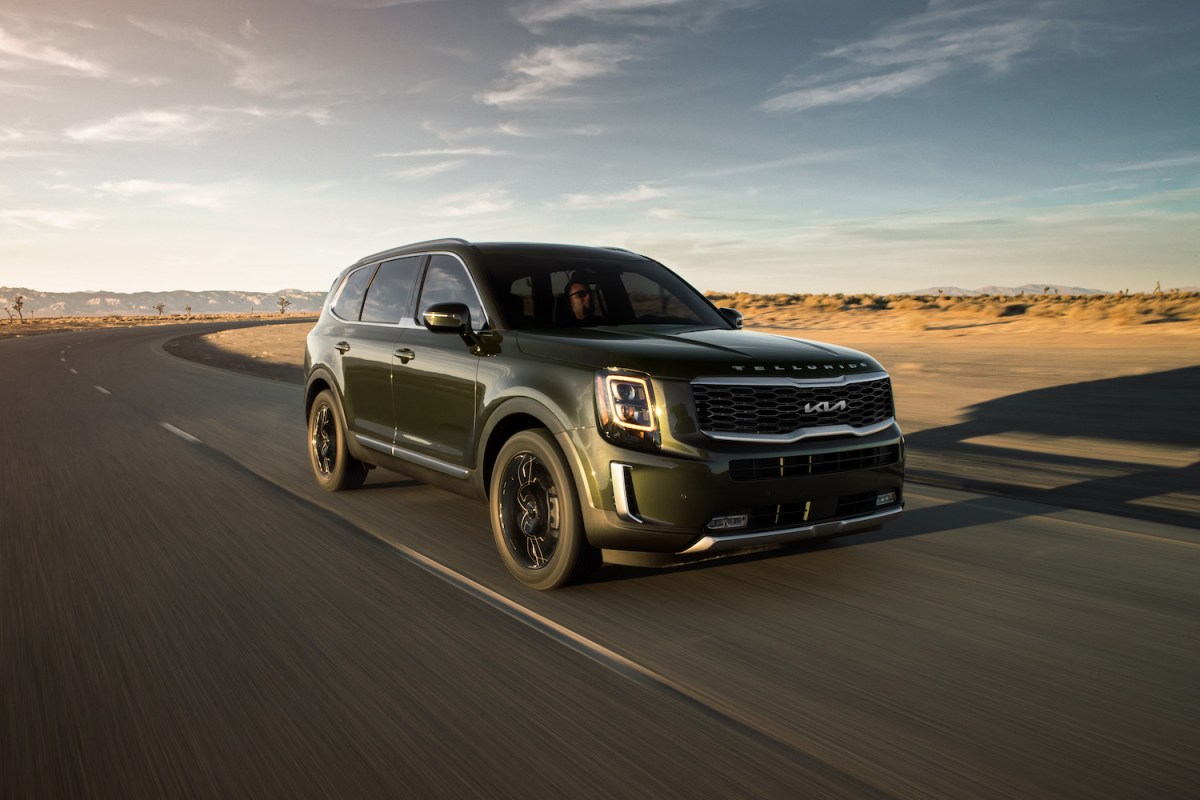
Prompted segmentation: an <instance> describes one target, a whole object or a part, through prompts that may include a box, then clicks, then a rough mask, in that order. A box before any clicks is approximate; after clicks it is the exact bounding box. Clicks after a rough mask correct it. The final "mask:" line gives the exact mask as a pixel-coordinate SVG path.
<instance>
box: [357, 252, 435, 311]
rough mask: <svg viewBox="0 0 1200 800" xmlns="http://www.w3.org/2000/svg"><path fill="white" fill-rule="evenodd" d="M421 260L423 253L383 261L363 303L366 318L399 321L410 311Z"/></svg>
mask: <svg viewBox="0 0 1200 800" xmlns="http://www.w3.org/2000/svg"><path fill="white" fill-rule="evenodd" d="M420 262H421V257H420V256H409V257H407V258H397V259H393V260H392V261H385V262H383V263H382V264H380V265H379V272H377V273H376V274H375V280H373V281H371V286H370V288H369V289H367V299H366V301H365V302H364V303H363V309H362V321H363V322H387V323H397V322H399V321H400V320H402V319H403V318H404V317H405V316H406V315H408V313H409V304H410V303H411V302H412V293H413V286H414V285H416V282H417V267H418V266H420Z"/></svg>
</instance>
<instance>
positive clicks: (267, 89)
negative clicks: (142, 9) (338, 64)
mask: <svg viewBox="0 0 1200 800" xmlns="http://www.w3.org/2000/svg"><path fill="white" fill-rule="evenodd" d="M129 23H130V24H131V25H133V26H134V27H135V28H138V29H139V30H142V31H145V32H146V33H148V34H150V35H151V36H156V37H158V38H160V39H163V40H164V41H168V42H183V43H185V44H190V45H192V46H193V47H195V48H196V49H198V50H200V51H201V52H204V53H208V54H209V55H211V56H214V57H216V59H217V60H218V61H219V62H220V63H222V64H225V65H227V66H230V67H232V68H233V85H234V86H235V87H237V88H239V89H242V90H244V91H247V92H250V93H253V94H273V93H277V92H279V91H280V90H282V89H285V88H287V87H288V86H290V85H292V84H293V83H294V82H295V79H294V78H293V77H292V76H291V75H288V74H286V73H285V71H284V70H283V69H282V68H281V67H280V66H279V65H278V64H275V63H273V62H271V61H269V60H267V59H264V58H262V57H261V56H259V55H258V54H257V53H255V52H254V51H252V50H249V49H247V48H245V47H242V46H241V45H237V44H233V43H230V42H226V41H224V40H222V39H219V38H217V37H216V36H213V35H212V34H209V33H207V32H206V31H203V30H201V29H200V28H197V27H195V26H191V25H179V24H176V23H174V22H163V21H159V20H149V19H142V18H140V17H129ZM247 25H249V28H247ZM241 35H242V36H243V37H245V38H247V39H251V38H257V31H256V30H255V29H254V27H253V25H250V23H249V20H247V22H246V24H244V25H243V26H242V28H241Z"/></svg>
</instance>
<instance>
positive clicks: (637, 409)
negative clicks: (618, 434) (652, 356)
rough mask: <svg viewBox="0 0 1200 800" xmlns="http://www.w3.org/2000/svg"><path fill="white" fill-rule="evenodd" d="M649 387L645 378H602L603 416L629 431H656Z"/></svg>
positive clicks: (611, 376)
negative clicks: (604, 412)
mask: <svg viewBox="0 0 1200 800" xmlns="http://www.w3.org/2000/svg"><path fill="white" fill-rule="evenodd" d="M651 397H652V395H651V393H650V385H649V383H647V381H646V379H645V378H635V377H633V376H630V375H605V376H604V400H605V402H604V406H605V411H606V412H607V413H606V414H605V416H607V417H609V419H610V420H611V421H612V422H613V423H614V424H616V425H617V426H618V427H621V428H624V429H626V430H630V431H645V432H647V433H650V432H653V431H654V430H656V429H657V427H658V426H657V424H656V421H655V418H654V406H653V402H652V400H651Z"/></svg>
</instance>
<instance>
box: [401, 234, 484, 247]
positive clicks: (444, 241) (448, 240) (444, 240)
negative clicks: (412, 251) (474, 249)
mask: <svg viewBox="0 0 1200 800" xmlns="http://www.w3.org/2000/svg"><path fill="white" fill-rule="evenodd" d="M431 244H470V242H468V241H467V240H466V239H460V238H458V237H457V236H446V237H444V238H442V239H428V240H426V241H424V242H413V243H412V244H406V245H404V246H405V247H428V246H429V245H431Z"/></svg>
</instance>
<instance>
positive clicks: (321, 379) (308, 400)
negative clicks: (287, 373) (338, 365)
mask: <svg viewBox="0 0 1200 800" xmlns="http://www.w3.org/2000/svg"><path fill="white" fill-rule="evenodd" d="M326 389H328V390H329V391H331V392H333V396H334V397H336V398H337V401H338V403H341V402H342V393H341V392H340V391H338V385H337V381H335V380H334V379H333V375H331V374H330V373H329V371H328V370H326V369H323V368H321V367H318V368H316V369H314V370H313V371H312V372H311V373H309V376H308V380H307V382H306V383H305V386H304V416H305V417H306V418H307V417H308V412H309V411H311V410H312V404H313V401H314V400H316V399H317V395H319V394H320V393H321V392H323V391H324V390H326Z"/></svg>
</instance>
